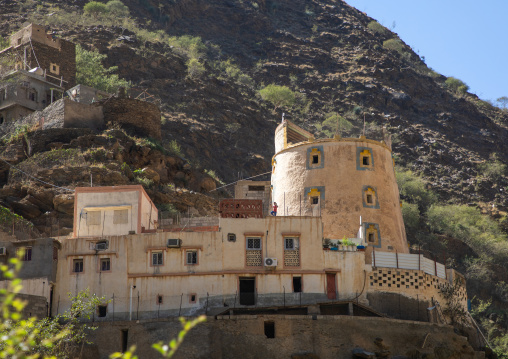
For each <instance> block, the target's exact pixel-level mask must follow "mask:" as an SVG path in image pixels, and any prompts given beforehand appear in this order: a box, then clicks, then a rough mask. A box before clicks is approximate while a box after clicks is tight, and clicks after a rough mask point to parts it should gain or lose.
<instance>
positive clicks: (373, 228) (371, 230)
mask: <svg viewBox="0 0 508 359" xmlns="http://www.w3.org/2000/svg"><path fill="white" fill-rule="evenodd" d="M363 225H364V226H365V227H364V228H365V237H364V238H365V240H366V241H367V243H368V244H369V246H372V247H377V248H381V234H380V232H379V225H378V224H377V223H363Z"/></svg>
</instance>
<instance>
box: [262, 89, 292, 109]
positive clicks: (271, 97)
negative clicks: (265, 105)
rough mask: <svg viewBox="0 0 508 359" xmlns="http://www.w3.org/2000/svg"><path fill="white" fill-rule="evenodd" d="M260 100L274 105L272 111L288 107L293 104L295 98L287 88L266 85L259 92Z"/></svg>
mask: <svg viewBox="0 0 508 359" xmlns="http://www.w3.org/2000/svg"><path fill="white" fill-rule="evenodd" d="M259 94H260V95H261V98H262V99H263V100H265V101H268V102H270V103H271V104H272V105H274V106H275V107H274V109H273V110H274V111H276V110H277V109H278V108H281V107H290V106H292V105H293V104H294V103H295V100H296V96H295V93H294V92H293V91H291V90H290V89H289V88H288V87H287V86H279V85H275V84H271V85H268V86H266V87H264V88H262V89H261V90H259Z"/></svg>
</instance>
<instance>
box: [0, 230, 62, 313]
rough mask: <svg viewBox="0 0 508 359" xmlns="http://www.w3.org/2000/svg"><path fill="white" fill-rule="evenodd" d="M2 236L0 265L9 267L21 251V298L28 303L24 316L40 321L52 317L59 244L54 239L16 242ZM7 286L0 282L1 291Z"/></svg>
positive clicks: (4, 281)
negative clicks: (36, 317)
mask: <svg viewBox="0 0 508 359" xmlns="http://www.w3.org/2000/svg"><path fill="white" fill-rule="evenodd" d="M1 233H2V235H1V236H0V264H2V265H4V264H8V262H9V258H15V257H17V256H18V255H20V251H22V253H23V255H22V257H21V261H22V262H23V266H22V267H21V270H20V272H19V273H18V278H19V279H21V285H22V286H23V288H22V289H21V292H20V294H23V295H24V296H23V299H27V300H28V301H29V305H28V306H27V307H26V308H25V309H26V310H25V314H27V315H35V316H38V317H39V318H43V317H45V316H47V315H51V314H52V313H51V307H52V304H53V298H54V292H53V289H54V286H55V283H56V273H57V263H58V251H59V249H60V242H58V241H57V240H55V239H53V238H38V239H29V240H17V239H15V238H10V236H6V235H4V233H3V232H1ZM2 279H4V278H2ZM8 286H9V281H8V280H2V281H0V288H4V289H7V288H8Z"/></svg>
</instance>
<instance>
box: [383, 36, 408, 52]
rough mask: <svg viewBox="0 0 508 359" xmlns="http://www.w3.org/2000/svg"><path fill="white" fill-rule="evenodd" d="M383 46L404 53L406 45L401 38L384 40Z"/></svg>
mask: <svg viewBox="0 0 508 359" xmlns="http://www.w3.org/2000/svg"><path fill="white" fill-rule="evenodd" d="M383 47H384V48H385V49H389V50H393V51H397V52H398V53H400V54H402V53H404V46H403V44H402V41H400V39H390V40H386V41H384V42H383Z"/></svg>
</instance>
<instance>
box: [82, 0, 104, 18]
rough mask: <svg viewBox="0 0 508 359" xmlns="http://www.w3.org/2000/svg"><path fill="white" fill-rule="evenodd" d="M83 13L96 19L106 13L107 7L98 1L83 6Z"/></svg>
mask: <svg viewBox="0 0 508 359" xmlns="http://www.w3.org/2000/svg"><path fill="white" fill-rule="evenodd" d="M83 11H84V12H85V14H86V15H91V16H93V17H97V16H99V15H102V14H107V13H108V7H107V6H106V5H105V4H103V3H101V2H98V1H90V2H89V3H86V4H85V6H83Z"/></svg>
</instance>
